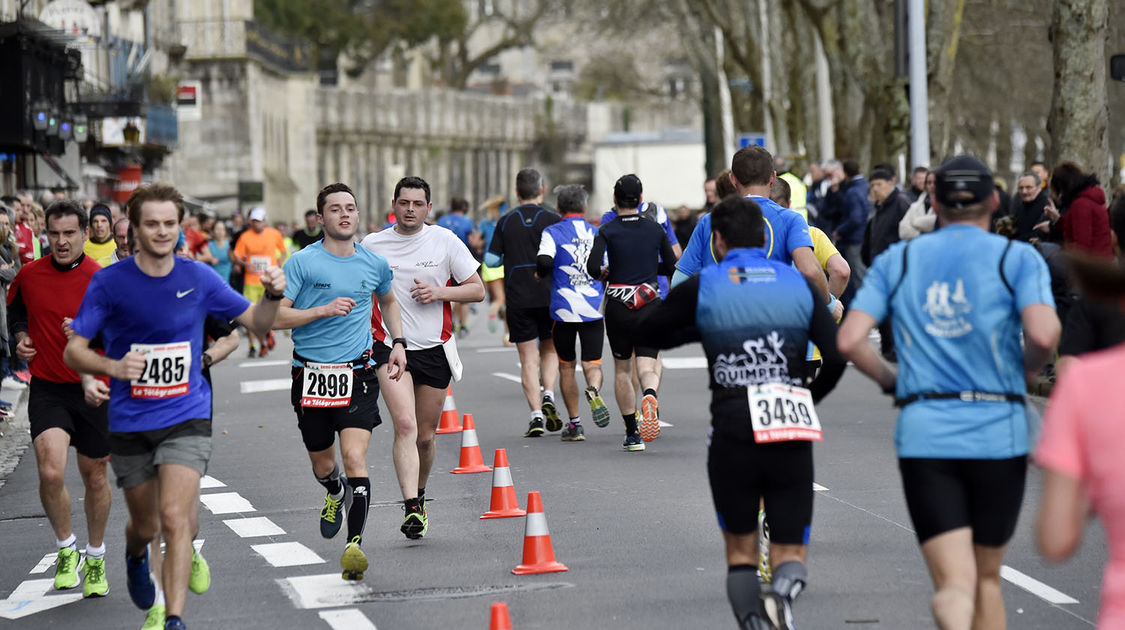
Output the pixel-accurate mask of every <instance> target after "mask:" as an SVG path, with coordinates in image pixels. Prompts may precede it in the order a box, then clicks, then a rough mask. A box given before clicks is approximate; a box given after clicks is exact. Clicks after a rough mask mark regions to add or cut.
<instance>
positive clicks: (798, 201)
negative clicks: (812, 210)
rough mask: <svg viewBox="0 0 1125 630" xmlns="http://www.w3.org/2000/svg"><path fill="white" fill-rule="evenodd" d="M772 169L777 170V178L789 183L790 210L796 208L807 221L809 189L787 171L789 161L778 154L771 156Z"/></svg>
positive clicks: (798, 178) (806, 221)
mask: <svg viewBox="0 0 1125 630" xmlns="http://www.w3.org/2000/svg"><path fill="white" fill-rule="evenodd" d="M773 170H775V171H777V178H778V179H784V180H785V182H786V183H787V184H789V191H790V198H791V199H792V203H793V205H792V207H790V208H789V209H790V210H796V211H797V212H798V213H800V215H801V216H802V217H805V223H808V222H809V209H808V207H807V201H808V198H809V190H808V188H806V187H805V182H803V181H801V178H800V177H797V176H796V175H794V174H793V173H791V172H789V162H788V161H787V160H786V159H785V158H784V157H782V156H780V155H778V156H775V157H774V158H773Z"/></svg>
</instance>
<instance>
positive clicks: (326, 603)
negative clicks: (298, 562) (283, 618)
mask: <svg viewBox="0 0 1125 630" xmlns="http://www.w3.org/2000/svg"><path fill="white" fill-rule="evenodd" d="M277 582H278V584H280V585H281V588H282V590H284V591H285V594H286V595H288V596H289V599H290V600H292V601H293V605H294V606H296V607H297V608H334V607H337V606H348V605H350V604H356V603H359V602H361V601H363V600H364V599H365V598H367V597H368V596H369V595H370V594H371V587H370V586H368V585H367V584H365V583H363V582H354V581H346V580H344V579H343V578H342V577H340V574H339V573H329V574H327V575H300V576H293V577H287V578H284V579H281V580H278V581H277Z"/></svg>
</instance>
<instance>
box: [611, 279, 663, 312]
mask: <svg viewBox="0 0 1125 630" xmlns="http://www.w3.org/2000/svg"><path fill="white" fill-rule="evenodd" d="M605 295H606V297H609V298H613V299H615V300H617V301H618V302H621V303H622V304H624V305H625V306H626V307H628V308H629V310H633V311H635V310H637V309H639V308H641V307H642V306H644V305H645V304H648V303H649V302H651V301H653V300H654V299H656V298H658V297H660V291H659V290H658V289H657V287H656V285H654V284H650V283H647V282H646V283H644V284H611V285H609V286H607V287H606V290H605Z"/></svg>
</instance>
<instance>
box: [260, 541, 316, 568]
mask: <svg viewBox="0 0 1125 630" xmlns="http://www.w3.org/2000/svg"><path fill="white" fill-rule="evenodd" d="M250 548H251V549H253V550H254V551H255V552H257V554H258V555H260V556H262V557H263V558H265V559H266V562H268V563H270V564H272V565H273V566H275V567H297V566H303V565H306V564H322V563H324V558H321V557H320V556H318V555H316V552H315V551H313V550H312V549H309V548H308V547H306V546H304V545H302V544H301V543H299V542H283V543H266V544H264V545H250Z"/></svg>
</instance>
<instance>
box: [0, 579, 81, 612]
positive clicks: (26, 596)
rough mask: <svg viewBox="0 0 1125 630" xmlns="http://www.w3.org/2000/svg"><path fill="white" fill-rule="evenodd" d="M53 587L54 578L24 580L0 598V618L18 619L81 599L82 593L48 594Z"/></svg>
mask: <svg viewBox="0 0 1125 630" xmlns="http://www.w3.org/2000/svg"><path fill="white" fill-rule="evenodd" d="M54 589H55V580H54V578H44V579H42V580H25V581H23V582H20V585H19V586H17V587H16V590H14V591H12V594H11V595H9V596H8V598H7V599H0V619H19V618H21V617H27V616H28V615H34V614H35V613H38V612H43V611H44V610H50V609H52V608H55V607H56V606H63V605H66V604H70V603H73V602H78V601H82V593H80V592H79V593H67V594H65V595H48V594H47V593H50V592H51V591H53V590H54Z"/></svg>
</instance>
